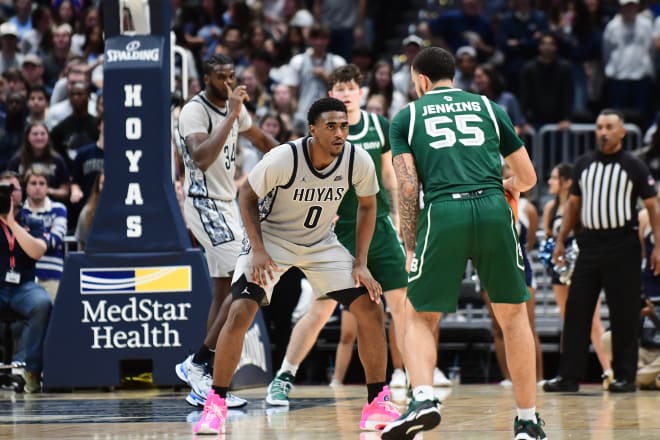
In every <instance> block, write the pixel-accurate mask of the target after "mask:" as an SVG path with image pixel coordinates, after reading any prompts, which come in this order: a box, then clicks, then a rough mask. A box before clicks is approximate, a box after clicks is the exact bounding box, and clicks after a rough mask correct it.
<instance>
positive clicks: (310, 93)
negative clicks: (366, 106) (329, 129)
mask: <svg viewBox="0 0 660 440" xmlns="http://www.w3.org/2000/svg"><path fill="white" fill-rule="evenodd" d="M329 38H330V33H329V31H328V29H326V28H324V27H321V26H318V25H315V26H312V28H311V29H310V30H309V38H308V43H309V46H310V48H309V49H308V50H307V51H305V52H304V53H301V54H298V55H296V56H294V57H293V58H292V59H291V62H290V63H289V70H290V74H289V75H286V76H285V77H284V78H282V81H283V83H284V84H286V85H288V86H290V87H291V89H292V94H293V96H296V97H297V98H298V108H297V111H296V113H295V115H294V117H293V127H294V131H295V132H296V133H305V132H306V131H307V111H308V110H309V107H310V106H311V105H312V103H313V102H314V101H316V100H317V99H319V98H322V97H324V96H326V91H327V86H326V82H327V80H328V75H329V74H330V72H331V71H332V70H333V69H336V68H337V67H339V66H343V65H344V64H346V61H345V60H344V59H343V58H342V57H340V56H339V55H335V54H333V53H329V52H328V50H327V49H328V42H329Z"/></svg>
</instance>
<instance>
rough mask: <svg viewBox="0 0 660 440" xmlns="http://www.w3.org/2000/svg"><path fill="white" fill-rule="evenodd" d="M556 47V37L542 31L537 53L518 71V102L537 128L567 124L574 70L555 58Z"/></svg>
mask: <svg viewBox="0 0 660 440" xmlns="http://www.w3.org/2000/svg"><path fill="white" fill-rule="evenodd" d="M557 49H558V46H557V37H556V36H555V35H554V34H550V33H547V34H544V35H543V36H542V37H541V39H540V41H539V56H538V57H537V58H536V59H535V60H532V61H529V62H527V64H525V65H524V66H523V69H522V72H521V74H520V104H521V106H522V109H523V114H524V115H525V117H526V118H527V120H528V121H529V122H530V123H531V124H533V125H534V126H535V127H536V128H538V127H540V126H541V125H544V124H557V125H558V126H559V128H560V129H562V130H563V129H567V128H568V127H569V126H570V119H571V112H572V109H573V71H572V68H571V66H570V64H569V63H568V62H566V61H564V60H562V59H559V58H557Z"/></svg>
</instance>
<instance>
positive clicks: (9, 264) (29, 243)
mask: <svg viewBox="0 0 660 440" xmlns="http://www.w3.org/2000/svg"><path fill="white" fill-rule="evenodd" d="M21 201H22V191H21V184H20V181H19V179H18V175H17V174H15V173H14V172H12V171H5V172H4V173H2V174H0V226H1V227H2V230H3V233H2V234H0V309H7V308H9V309H11V310H13V311H15V312H18V313H20V314H21V315H23V316H24V317H25V319H26V325H25V327H24V328H23V331H22V335H21V339H20V341H19V343H18V347H19V348H20V351H21V355H19V356H21V357H22V356H23V355H24V356H25V358H24V359H20V358H19V357H18V356H16V355H15V357H14V360H15V361H23V360H24V361H25V364H26V366H25V382H26V384H25V390H26V391H27V392H29V393H34V392H39V391H40V390H41V369H42V366H43V342H44V337H45V335H46V329H47V327H48V320H49V318H50V312H51V309H52V303H51V300H50V297H49V296H48V293H46V291H45V290H44V289H43V288H42V287H41V286H39V285H38V284H37V283H36V282H35V263H36V260H38V259H39V258H41V257H42V256H43V254H44V253H45V252H46V239H45V238H44V229H43V223H42V222H41V221H40V220H38V219H34V218H29V217H26V216H22V215H19V214H18V213H20V207H21ZM17 354H18V353H17Z"/></svg>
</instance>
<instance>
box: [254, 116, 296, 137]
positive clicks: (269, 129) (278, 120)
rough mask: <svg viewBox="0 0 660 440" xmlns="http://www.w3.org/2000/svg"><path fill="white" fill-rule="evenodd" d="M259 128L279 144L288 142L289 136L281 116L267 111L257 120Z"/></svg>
mask: <svg viewBox="0 0 660 440" xmlns="http://www.w3.org/2000/svg"><path fill="white" fill-rule="evenodd" d="M259 128H261V130H262V131H264V132H265V133H268V134H269V135H271V136H272V137H273V139H275V140H276V141H277V142H279V143H280V144H283V143H285V142H286V141H288V140H289V138H290V135H291V134H290V133H289V131H288V130H287V129H286V126H285V125H284V121H283V120H282V117H281V115H280V114H279V113H276V112H273V111H269V112H268V113H266V114H265V115H263V116H262V117H261V118H260V119H259Z"/></svg>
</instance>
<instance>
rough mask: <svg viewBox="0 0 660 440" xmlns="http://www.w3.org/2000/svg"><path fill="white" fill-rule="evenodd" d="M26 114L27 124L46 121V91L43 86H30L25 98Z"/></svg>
mask: <svg viewBox="0 0 660 440" xmlns="http://www.w3.org/2000/svg"><path fill="white" fill-rule="evenodd" d="M27 107H28V115H27V118H26V119H25V121H26V122H27V123H28V124H32V123H36V122H43V123H44V124H45V122H46V116H47V115H48V92H46V87H44V86H34V87H30V90H29V91H28V99H27Z"/></svg>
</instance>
